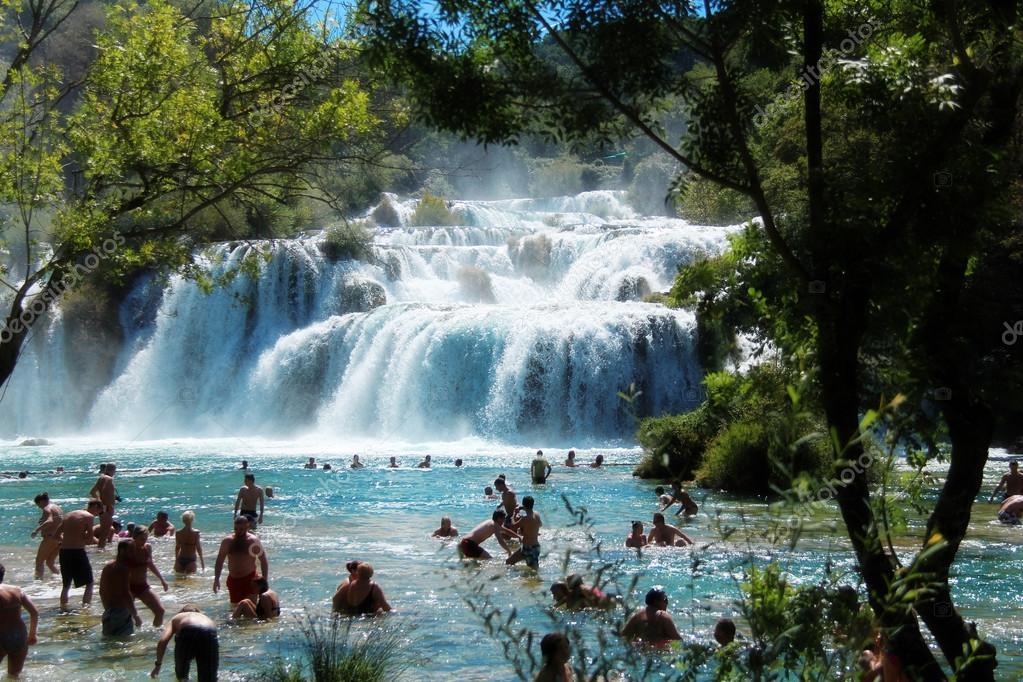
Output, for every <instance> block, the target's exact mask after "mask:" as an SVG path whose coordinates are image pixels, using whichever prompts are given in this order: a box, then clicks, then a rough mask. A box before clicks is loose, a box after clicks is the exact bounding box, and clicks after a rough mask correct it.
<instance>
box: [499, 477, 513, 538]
mask: <svg viewBox="0 0 1023 682" xmlns="http://www.w3.org/2000/svg"><path fill="white" fill-rule="evenodd" d="M494 487H495V488H497V491H498V492H499V493H501V504H500V505H499V506H500V507H504V519H505V520H504V525H506V526H508V527H509V528H510V527H511V524H512V520H513V519H514V518H515V510H516V509H518V503H517V502H516V501H515V491H514V490H512V489H511V488H509V487H508V484H507V483H506V482H505V480H504V479H503V478H501V477H500V476H499V477H497V478H495V479H494Z"/></svg>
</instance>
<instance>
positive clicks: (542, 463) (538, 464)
mask: <svg viewBox="0 0 1023 682" xmlns="http://www.w3.org/2000/svg"><path fill="white" fill-rule="evenodd" d="M529 475H530V477H532V479H533V483H536V484H537V485H543V484H544V483H546V482H547V479H548V478H550V475H551V465H550V463H549V462H548V461H547V459H546V458H545V457H544V456H543V450H537V451H536V457H535V458H534V459H533V463H532V464H531V465H530V466H529Z"/></svg>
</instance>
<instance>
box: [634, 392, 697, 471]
mask: <svg viewBox="0 0 1023 682" xmlns="http://www.w3.org/2000/svg"><path fill="white" fill-rule="evenodd" d="M708 415H709V411H708V410H707V409H706V407H704V406H701V407H700V408H698V409H696V410H693V411H692V412H689V413H688V414H680V415H673V416H667V417H648V418H647V419H644V420H643V421H641V422H640V423H639V430H638V431H637V432H636V439H637V440H638V441H639V444H640V445H642V446H643V449H644V450H645V451H646V455H645V456H644V457H643V459H642V460H641V461H640V463H639V465H638V466H637V467H636V469H635V470H634V471H633V472H632V473H633V476H640V477H642V478H681V479H683V480H689V479H691V478H692V477H693V474H694V473H695V472H696V469H697V468H699V466H700V464H701V462H702V461H703V452H704V450H705V449H706V448H707V444H708V443H709V442H710V439H711V438H712V437H713V436H714V429H715V427H714V424H713V423H712V422H711V420H710V419H708Z"/></svg>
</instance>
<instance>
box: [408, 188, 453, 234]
mask: <svg viewBox="0 0 1023 682" xmlns="http://www.w3.org/2000/svg"><path fill="white" fill-rule="evenodd" d="M411 223H412V225H416V226H418V227H442V226H446V225H458V223H459V221H458V217H457V216H456V215H455V214H454V213H452V212H451V209H449V208H448V205H447V202H446V201H444V199H442V198H441V197H438V196H434V195H432V194H429V193H424V194H423V198H422V199H420V200H419V203H418V204H416V210H415V212H414V213H413V214H412V221H411Z"/></svg>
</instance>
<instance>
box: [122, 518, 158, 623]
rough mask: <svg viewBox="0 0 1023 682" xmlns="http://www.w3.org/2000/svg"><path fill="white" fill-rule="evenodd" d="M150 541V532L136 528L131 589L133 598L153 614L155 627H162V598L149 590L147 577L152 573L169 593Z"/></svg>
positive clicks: (133, 537)
mask: <svg viewBox="0 0 1023 682" xmlns="http://www.w3.org/2000/svg"><path fill="white" fill-rule="evenodd" d="M148 539H149V531H147V530H146V529H145V527H143V526H135V534H134V535H133V536H132V542H134V544H135V547H134V548H133V550H132V558H131V578H130V581H131V583H130V585H129V587H130V588H131V596H133V597H135V598H136V599H138V600H140V601H141V602H142V603H143V604H145V605H146V607H147V608H148V609H149V610H150V611H152V612H153V627H160V625H162V624H163V613H164V611H163V604H161V603H160V598H159V597H157V596H156V594H154V593H153V591H152V590H151V589H150V588H149V582H148V581H147V580H146V576H147V575H148V574H149V572H150V571H152V572H153V575H155V576H156V577H157V578H159V579H160V584H161V585H163V591H164V592H166V591H167V581H166V580H164V579H163V576H162V575H160V569H158V568H157V567H156V564H154V563H153V547H152V545H150V544H149V543H148V542H147V540H148Z"/></svg>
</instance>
